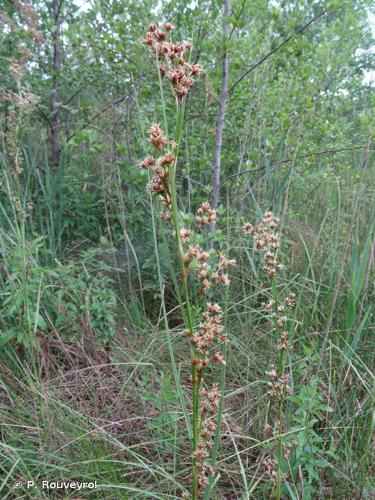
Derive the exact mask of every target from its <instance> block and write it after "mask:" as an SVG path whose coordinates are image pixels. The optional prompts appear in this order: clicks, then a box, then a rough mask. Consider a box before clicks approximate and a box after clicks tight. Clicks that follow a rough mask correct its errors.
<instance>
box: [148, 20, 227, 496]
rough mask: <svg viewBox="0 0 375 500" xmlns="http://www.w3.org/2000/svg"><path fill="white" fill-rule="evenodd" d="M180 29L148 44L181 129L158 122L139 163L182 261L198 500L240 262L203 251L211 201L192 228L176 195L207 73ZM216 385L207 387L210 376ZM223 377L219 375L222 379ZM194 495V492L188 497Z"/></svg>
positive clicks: (180, 286)
mask: <svg viewBox="0 0 375 500" xmlns="http://www.w3.org/2000/svg"><path fill="white" fill-rule="evenodd" d="M172 29H173V25H172V24H170V23H166V24H165V25H164V27H163V29H161V28H159V26H157V25H156V24H154V23H152V24H150V25H149V28H148V33H147V36H146V38H145V39H144V40H143V43H144V44H146V45H148V46H149V47H150V49H151V51H152V53H153V55H154V56H155V58H156V63H157V69H158V74H159V76H160V77H165V78H166V79H167V80H168V81H169V82H170V85H171V90H172V94H173V96H174V100H175V106H176V131H175V135H174V137H173V139H172V140H170V139H168V136H167V132H166V131H165V130H162V128H161V126H160V125H159V124H157V123H154V124H152V125H151V128H150V135H149V142H150V145H151V147H152V149H153V151H152V155H150V156H147V157H146V158H145V159H144V160H142V161H141V162H140V163H139V167H140V168H141V169H148V170H149V171H150V177H151V179H150V182H149V184H148V190H149V192H150V193H152V194H153V195H156V196H157V197H158V198H159V200H160V202H161V204H162V205H163V210H162V211H161V212H160V218H161V219H162V220H163V221H164V222H165V224H167V225H168V229H169V230H170V231H171V232H172V233H173V236H174V240H175V249H176V260H177V261H178V266H179V278H178V280H176V281H175V285H176V295H177V296H178V297H180V311H181V316H182V318H183V322H184V325H185V332H184V334H185V336H186V338H187V341H188V342H189V344H190V364H191V389H192V391H191V392H192V428H193V431H192V436H191V463H192V486H191V496H192V498H193V499H195V498H198V496H199V495H200V494H202V493H203V491H204V489H205V487H206V485H207V484H208V483H209V479H210V476H212V475H213V474H214V466H213V464H214V461H215V460H214V458H213V456H212V453H211V450H212V449H213V448H214V441H216V442H217V441H218V438H216V440H215V436H218V433H219V432H220V419H221V415H220V411H218V410H219V408H221V405H220V399H221V398H222V394H221V392H220V388H219V380H220V377H219V375H218V370H215V368H214V365H218V366H220V365H221V366H222V367H224V366H225V364H226V360H225V354H224V351H226V349H225V344H226V343H227V342H228V335H227V333H226V332H225V329H224V326H223V324H222V317H223V311H222V307H221V306H220V304H218V303H217V302H215V300H214V298H215V288H216V287H219V286H228V285H229V283H230V280H229V276H228V268H230V267H231V266H234V265H235V263H236V262H235V260H234V259H228V258H227V256H226V255H224V254H222V253H218V252H216V251H215V250H214V249H209V251H208V250H207V249H206V248H203V245H202V242H203V241H204V240H205V233H206V232H207V228H208V226H209V225H210V224H212V223H213V222H214V221H215V219H216V210H214V209H212V208H211V206H210V204H209V203H208V202H206V201H204V202H203V203H201V205H200V206H199V207H198V208H197V210H196V214H195V220H194V221H193V223H192V224H191V226H189V227H187V226H185V225H184V224H183V221H182V220H181V216H180V213H181V212H180V210H179V206H178V199H177V190H176V170H177V168H178V152H179V147H180V143H181V132H182V124H183V118H184V111H185V102H186V97H187V95H188V93H189V89H190V88H191V87H192V85H193V84H194V78H195V77H197V76H199V74H200V73H201V72H202V71H203V68H202V66H201V65H199V64H190V63H189V62H188V61H187V60H186V58H185V54H186V53H187V51H188V50H189V49H190V48H191V44H190V43H189V42H185V41H184V42H180V43H172V42H171V41H170V36H169V33H170V32H171V30H172ZM208 372H210V380H211V379H212V372H213V373H214V375H213V377H214V378H215V376H216V381H214V382H213V383H211V382H210V384H208V383H206V377H205V376H206V373H208ZM215 374H216V375H215ZM182 496H183V498H189V495H188V493H187V492H186V491H185V492H183V493H182Z"/></svg>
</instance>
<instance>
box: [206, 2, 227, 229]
mask: <svg viewBox="0 0 375 500" xmlns="http://www.w3.org/2000/svg"><path fill="white" fill-rule="evenodd" d="M229 16H230V0H224V20H223V56H222V70H223V72H222V77H221V93H220V101H219V116H218V119H217V124H216V135H215V151H214V164H213V169H214V172H213V180H212V194H211V207H212V208H215V209H216V208H217V206H218V203H219V196H220V176H221V149H222V143H223V131H224V125H225V110H226V106H227V101H228V69H229V61H228V51H227V43H228V26H229V23H228V19H229ZM214 229H215V223H212V224H211V225H210V227H209V232H212V231H214Z"/></svg>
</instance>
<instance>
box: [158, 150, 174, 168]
mask: <svg viewBox="0 0 375 500" xmlns="http://www.w3.org/2000/svg"><path fill="white" fill-rule="evenodd" d="M174 160H175V156H174V154H173V153H171V152H170V151H168V153H166V154H165V155H164V156H162V157H161V158H160V165H163V166H164V165H170V164H171V163H173V162H174Z"/></svg>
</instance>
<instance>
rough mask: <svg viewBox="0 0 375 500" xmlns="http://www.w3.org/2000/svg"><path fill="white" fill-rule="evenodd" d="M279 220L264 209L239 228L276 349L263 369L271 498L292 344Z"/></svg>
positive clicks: (281, 448) (277, 485) (279, 474)
mask: <svg viewBox="0 0 375 500" xmlns="http://www.w3.org/2000/svg"><path fill="white" fill-rule="evenodd" d="M278 224H279V219H278V218H277V217H275V216H274V214H273V213H272V212H267V213H266V214H265V216H264V217H263V219H262V220H261V221H260V223H259V224H258V225H257V226H256V227H254V226H253V225H252V224H250V223H248V222H247V223H245V224H244V226H243V231H244V233H245V234H246V235H251V236H252V238H253V240H254V245H255V249H256V250H258V251H260V252H261V253H262V254H263V270H264V271H265V274H266V276H267V278H268V280H269V281H270V298H269V300H268V302H267V303H264V304H262V307H263V309H264V311H265V313H266V315H267V317H268V318H269V319H270V321H271V325H272V332H275V333H276V339H277V344H276V350H277V352H278V356H277V361H276V365H274V364H273V365H272V366H271V369H270V370H269V371H267V372H266V375H267V377H268V380H269V382H268V383H269V386H270V389H269V391H268V395H269V397H270V398H271V400H272V401H273V402H274V407H275V425H274V428H273V429H272V427H271V426H270V425H269V424H268V425H267V429H266V431H267V433H268V434H269V436H271V437H274V438H275V439H276V443H277V445H276V448H277V449H276V452H275V453H274V458H272V457H268V458H267V459H266V460H265V466H266V470H267V472H268V473H269V475H270V476H271V478H272V480H273V481H274V490H273V492H274V497H275V498H276V499H277V500H279V499H280V498H281V489H282V481H283V471H282V469H283V460H284V455H285V456H287V455H288V453H289V448H288V446H286V445H284V443H283V438H282V436H283V433H284V432H285V431H286V429H285V420H286V419H285V398H286V397H287V396H288V395H290V394H291V387H290V385H289V374H288V372H287V369H286V364H287V363H286V362H287V354H288V351H289V350H290V349H291V347H292V344H291V342H290V340H289V337H290V333H291V328H292V326H293V321H292V319H291V318H290V317H288V316H287V310H288V309H289V310H290V309H293V307H294V306H295V304H296V301H295V294H294V293H290V294H289V295H288V296H287V297H285V298H284V299H282V298H281V297H280V296H279V293H278V289H277V286H276V277H277V275H278V273H279V271H281V270H282V268H283V266H282V264H280V263H279V261H278V252H279V249H280V236H279V233H278V232H277V226H278Z"/></svg>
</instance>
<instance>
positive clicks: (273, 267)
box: [243, 212, 283, 278]
mask: <svg viewBox="0 0 375 500" xmlns="http://www.w3.org/2000/svg"><path fill="white" fill-rule="evenodd" d="M278 224H279V219H278V217H275V216H274V214H273V213H272V212H267V213H266V214H265V216H264V217H263V219H262V221H261V222H260V223H259V224H258V225H257V226H256V227H254V226H253V225H252V224H250V222H245V224H244V225H243V231H244V233H245V234H248V235H251V236H252V237H253V239H254V243H255V248H256V249H257V250H261V251H262V252H263V257H264V270H265V271H266V272H267V274H268V277H269V278H273V277H275V276H276V274H277V272H278V271H280V270H281V269H282V268H283V266H282V265H281V264H278V262H277V250H278V249H279V247H280V239H279V234H278V233H277V232H275V229H276V228H277V226H278Z"/></svg>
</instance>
